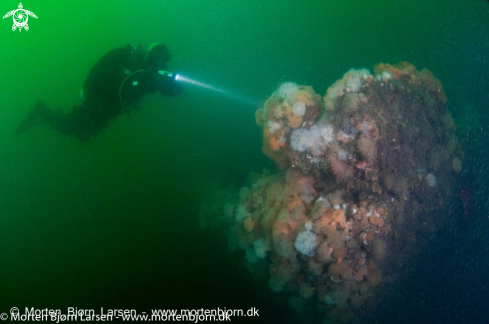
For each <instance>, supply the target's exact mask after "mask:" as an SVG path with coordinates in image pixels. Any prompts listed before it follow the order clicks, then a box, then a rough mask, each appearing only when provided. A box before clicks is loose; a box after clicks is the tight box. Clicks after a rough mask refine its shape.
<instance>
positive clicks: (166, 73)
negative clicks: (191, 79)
mask: <svg viewBox="0 0 489 324" xmlns="http://www.w3.org/2000/svg"><path fill="white" fill-rule="evenodd" d="M158 74H159V75H162V76H164V77H167V78H170V79H172V80H173V81H177V80H178V73H173V72H170V71H165V70H159V71H158Z"/></svg>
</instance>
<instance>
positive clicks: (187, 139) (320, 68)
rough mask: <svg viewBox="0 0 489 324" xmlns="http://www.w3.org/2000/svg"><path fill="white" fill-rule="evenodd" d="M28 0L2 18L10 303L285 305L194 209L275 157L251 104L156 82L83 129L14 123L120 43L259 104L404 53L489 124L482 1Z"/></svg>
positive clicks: (73, 92) (3, 297) (454, 106)
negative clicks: (99, 125) (60, 130)
mask: <svg viewBox="0 0 489 324" xmlns="http://www.w3.org/2000/svg"><path fill="white" fill-rule="evenodd" d="M17 5H18V3H17V2H14V1H2V4H1V5H0V8H1V9H2V10H1V11H3V12H4V14H5V13H7V12H8V11H10V10H13V9H16V8H17ZM23 5H24V9H28V10H31V11H33V12H34V13H35V14H36V15H37V16H38V17H39V18H38V19H34V18H32V17H31V18H29V26H30V29H29V31H25V30H23V31H22V32H18V31H15V32H13V31H12V30H11V26H12V20H11V18H8V19H4V20H2V21H1V25H0V37H1V40H2V50H1V51H0V62H1V64H2V67H1V70H0V77H1V78H0V89H1V90H0V94H1V96H0V125H1V127H0V147H1V153H0V183H1V185H0V312H3V311H8V309H10V307H13V306H16V307H19V308H22V307H25V306H29V307H47V308H61V309H62V311H63V312H64V311H65V308H66V307H68V306H73V307H79V308H83V307H84V308H94V309H98V308H100V307H107V308H109V307H113V308H115V307H118V308H135V309H138V310H140V311H149V310H150V309H152V308H170V307H179V308H181V307H186V308H190V307H193V308H201V307H208V308H210V307H218V306H219V307H228V308H230V307H236V308H249V307H252V306H255V307H258V308H260V309H261V315H262V317H261V318H260V319H270V318H275V316H277V317H276V318H279V319H284V318H288V316H293V315H292V312H291V311H289V310H288V309H287V307H286V306H283V305H284V304H286V302H282V304H281V301H276V300H275V299H274V298H273V293H271V292H269V291H268V289H267V287H266V281H259V280H258V281H255V280H253V278H251V277H250V275H249V273H248V272H247V271H246V269H245V267H244V264H243V263H242V262H241V261H240V260H241V259H240V258H239V257H238V256H231V255H230V253H229V252H227V248H226V244H225V242H224V240H222V238H221V237H219V236H218V235H217V234H213V233H209V232H206V233H203V232H201V231H200V229H199V226H198V222H197V212H198V209H199V205H200V203H201V201H202V199H205V193H206V190H208V188H209V186H210V185H211V184H213V183H215V181H216V180H215V179H218V180H217V181H220V184H221V185H230V184H234V185H235V186H240V185H241V184H242V183H243V181H244V179H245V178H246V176H247V175H248V173H249V172H250V171H260V170H261V169H262V168H264V167H271V166H272V164H271V162H270V161H268V159H267V158H266V157H265V156H264V155H263V154H262V153H261V134H260V130H259V128H258V127H257V126H256V125H255V121H254V111H255V109H256V108H257V106H251V105H247V104H243V103H240V102H238V101H234V100H232V99H229V98H226V97H224V96H220V95H216V94H213V93H212V92H209V91H205V90H202V89H197V88H193V87H190V86H186V89H185V92H184V93H183V94H182V95H180V96H179V97H175V98H167V97H162V96H161V95H159V94H154V95H148V96H147V97H146V98H145V100H144V101H143V102H142V105H141V106H142V109H141V111H139V112H137V111H134V113H132V114H131V118H129V117H128V116H127V115H121V116H119V117H118V118H117V120H116V121H115V122H114V123H112V124H111V125H110V126H109V127H108V128H106V129H105V130H104V131H103V132H102V133H101V134H100V135H98V136H97V137H95V138H93V139H92V140H90V141H89V142H86V143H81V142H78V141H77V140H76V139H75V138H73V137H69V136H62V135H59V134H57V133H56V132H55V131H53V130H52V129H50V128H49V127H48V126H39V127H37V128H33V129H32V130H30V131H29V132H27V133H25V134H21V135H15V134H14V133H13V132H14V129H15V128H16V127H17V125H18V123H19V122H20V121H21V120H22V118H23V117H24V116H25V115H26V114H27V113H28V111H29V109H30V108H31V107H32V106H33V104H34V103H35V102H36V101H37V100H39V99H41V100H43V101H44V102H45V103H46V104H47V105H48V106H49V107H51V108H53V109H54V108H57V107H63V108H64V109H65V110H69V109H71V107H72V106H73V105H74V104H75V103H78V102H79V97H78V94H79V91H80V89H81V87H82V84H83V81H84V79H85V77H86V75H87V73H88V71H89V70H90V68H91V67H92V66H93V65H94V64H95V63H96V62H97V60H98V59H99V58H100V57H101V56H103V55H104V54H105V53H106V52H107V51H109V50H111V49H113V48H117V47H121V46H124V45H125V44H126V43H132V44H143V45H144V46H148V45H149V44H151V43H152V42H154V41H160V42H164V43H165V44H166V45H167V46H168V48H169V51H170V54H171V55H172V57H173V59H172V61H170V68H171V69H172V70H178V71H181V72H182V73H183V74H186V75H189V76H191V77H193V78H195V79H198V80H199V81H203V82H209V83H211V84H213V85H216V86H219V87H221V88H225V89H226V90H230V91H234V92H236V93H240V94H243V95H244V96H246V97H247V98H248V99H250V100H252V101H256V102H258V105H259V104H260V103H263V102H264V101H265V100H266V98H267V97H268V96H269V95H270V94H271V93H272V92H273V91H274V90H275V89H276V87H277V85H278V84H279V83H280V82H284V81H294V82H297V83H300V84H308V85H312V86H313V87H314V89H315V91H316V92H317V93H319V94H321V95H324V93H325V91H326V89H327V88H328V86H329V85H331V84H332V83H333V82H334V81H335V80H337V79H339V78H341V76H342V75H343V74H344V73H345V72H346V71H348V70H349V69H350V68H353V67H355V68H363V67H367V68H370V69H372V66H373V65H374V64H376V63H379V62H388V63H397V62H399V61H401V60H402V61H408V62H410V63H413V64H414V65H416V67H417V68H418V69H421V68H424V67H426V68H428V69H430V70H431V71H432V72H433V73H434V75H435V76H437V77H438V78H439V79H440V80H441V82H442V83H443V84H444V87H445V89H446V92H447V98H448V101H449V102H448V103H449V109H451V110H452V112H453V115H454V116H455V119H457V116H458V117H460V116H465V114H464V110H463V109H464V107H470V109H471V113H470V116H472V117H470V118H468V117H466V118H465V119H463V118H462V119H463V120H464V121H465V122H464V127H462V128H461V129H463V131H464V133H463V134H462V135H463V136H466V140H467V141H473V140H474V139H475V138H476V137H475V136H479V133H477V132H478V128H479V127H480V125H486V124H487V123H486V121H487V114H486V113H485V112H484V109H483V107H484V104H483V103H484V100H483V99H484V93H485V92H484V89H487V88H488V87H487V82H488V81H487V79H484V75H486V76H485V78H487V73H486V72H487V71H488V66H487V64H488V63H487V59H486V60H485V61H484V57H485V55H487V49H488V39H489V38H488V37H489V28H488V26H489V24H488V23H487V22H488V16H489V3H488V2H487V1H482V0H480V1H476V0H471V1H469V0H466V1H462V0H449V1H398V2H395V1H349V2H345V1H304V2H300V1H288V0H287V1H284V0H280V1H278V0H273V1H269V0H265V1H263V0H261V1H256V0H250V1H222V0H219V1H217V0H212V1H207V0H206V1H195V0H192V1H184V0H181V1H164V2H163V1H146V2H144V3H143V2H142V1H103V2H102V1H84V2H81V1H79V2H65V1H42V2H41V1H35V2H34V1H27V2H23ZM473 116H477V117H473ZM459 119H460V118H459ZM468 123H471V124H470V125H468ZM471 143H472V144H471V145H472V146H470V147H469V148H468V150H469V151H470V150H473V151H475V150H477V149H478V146H477V145H478V144H477V143H474V142H471Z"/></svg>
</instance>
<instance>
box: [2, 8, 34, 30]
mask: <svg viewBox="0 0 489 324" xmlns="http://www.w3.org/2000/svg"><path fill="white" fill-rule="evenodd" d="M10 16H12V19H13V20H14V24H13V25H12V31H15V30H16V29H17V28H19V31H22V28H24V29H25V30H26V31H28V30H29V25H27V20H29V16H31V17H34V18H36V19H37V16H36V14H35V13H33V12H32V11H29V10H25V9H24V6H22V3H19V9H15V10H12V11H9V12H7V14H6V15H5V16H3V19H5V18H8V17H10Z"/></svg>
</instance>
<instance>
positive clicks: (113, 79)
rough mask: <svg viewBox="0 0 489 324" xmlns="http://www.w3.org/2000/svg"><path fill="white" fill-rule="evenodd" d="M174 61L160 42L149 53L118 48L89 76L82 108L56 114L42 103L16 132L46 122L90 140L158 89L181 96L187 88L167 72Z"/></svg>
mask: <svg viewBox="0 0 489 324" xmlns="http://www.w3.org/2000/svg"><path fill="white" fill-rule="evenodd" d="M170 59H171V56H170V54H169V53H168V50H167V48H166V46H165V45H163V44H159V43H155V44H152V45H151V46H150V47H149V48H148V50H147V51H145V50H143V49H142V47H141V46H138V47H137V48H134V47H133V46H131V45H126V46H125V47H123V48H118V49H114V50H112V51H110V52H108V53H107V54H105V56H103V57H102V58H101V59H100V60H99V61H98V62H97V63H96V64H95V66H94V67H92V69H91V70H90V73H88V76H87V78H86V80H85V84H84V86H83V90H82V92H81V93H80V95H81V96H82V98H83V99H84V100H83V102H82V103H81V104H80V105H75V106H74V107H73V109H72V110H71V111H70V112H69V113H65V112H64V111H63V109H62V108H59V109H58V110H56V111H52V110H50V109H49V108H48V107H46V106H45V105H44V103H43V102H42V101H38V102H37V103H36V104H35V106H34V107H33V108H32V110H31V111H30V113H29V114H28V115H27V117H26V118H25V119H24V120H23V121H22V122H21V123H20V125H19V127H18V128H17V130H16V133H22V132H25V131H26V130H28V129H29V128H31V127H32V126H35V125H39V124H44V123H46V124H49V125H51V126H52V127H53V128H54V129H56V130H57V131H59V132H60V133H61V134H64V135H69V134H71V135H74V136H75V137H76V138H78V139H79V140H81V141H86V140H88V139H90V138H91V137H92V136H95V135H97V134H98V133H100V131H101V130H102V129H104V128H105V126H106V125H107V124H108V122H109V120H110V119H115V117H117V116H118V115H120V114H121V113H123V112H127V113H128V114H129V110H130V108H136V109H139V106H138V104H139V102H140V101H141V99H142V98H143V97H144V95H145V94H147V93H152V92H155V91H156V90H158V91H159V92H160V93H161V94H163V95H166V96H175V95H178V94H180V93H181V92H182V90H183V88H182V86H181V84H179V83H178V82H176V80H175V79H176V73H171V72H168V71H167V68H168V67H167V63H168V61H169V60H170Z"/></svg>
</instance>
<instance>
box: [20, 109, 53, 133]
mask: <svg viewBox="0 0 489 324" xmlns="http://www.w3.org/2000/svg"><path fill="white" fill-rule="evenodd" d="M49 114H51V111H50V110H49V108H48V107H46V105H45V104H44V103H43V102H42V101H38V102H37V103H36V104H35V106H34V107H33V108H32V110H31V111H30V112H29V114H28V115H27V116H26V117H25V118H24V120H23V121H22V122H21V123H20V125H19V126H18V127H17V129H16V130H15V133H16V134H19V133H23V132H25V131H26V130H28V129H29V128H31V127H32V126H35V125H39V124H42V123H45V122H46V119H47V117H48V116H49Z"/></svg>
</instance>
